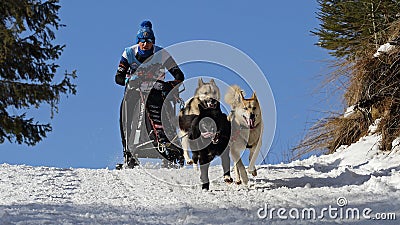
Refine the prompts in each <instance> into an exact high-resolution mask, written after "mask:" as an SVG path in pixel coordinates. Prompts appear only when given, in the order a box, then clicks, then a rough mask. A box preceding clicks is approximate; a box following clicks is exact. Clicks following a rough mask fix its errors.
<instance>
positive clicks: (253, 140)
mask: <svg viewBox="0 0 400 225" xmlns="http://www.w3.org/2000/svg"><path fill="white" fill-rule="evenodd" d="M225 102H226V103H228V104H229V105H230V106H231V109H232V111H231V113H230V115H229V117H228V120H229V121H230V122H231V124H232V134H231V140H230V144H229V145H230V153H231V156H232V159H233V160H234V171H235V174H236V183H237V184H240V183H242V181H243V183H244V184H245V185H247V184H248V181H249V178H248V176H247V172H246V169H245V167H244V165H243V162H242V160H241V152H242V151H243V150H245V149H246V148H248V149H249V150H250V155H249V161H250V163H249V166H248V171H249V173H251V174H252V175H253V176H257V171H256V168H255V162H256V159H257V157H258V154H259V153H260V149H261V144H262V140H261V139H262V132H263V127H264V125H263V122H262V114H261V108H260V104H259V101H258V99H257V96H256V94H255V93H253V95H252V96H251V98H248V99H246V98H244V91H243V90H242V89H241V88H240V87H239V86H237V85H233V86H231V87H230V88H229V89H228V91H227V93H226V95H225Z"/></svg>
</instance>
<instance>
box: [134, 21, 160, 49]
mask: <svg viewBox="0 0 400 225" xmlns="http://www.w3.org/2000/svg"><path fill="white" fill-rule="evenodd" d="M152 28H153V25H152V24H151V22H150V21H148V20H145V21H143V22H142V23H141V24H140V28H139V30H138V32H137V35H136V44H137V43H139V40H140V39H150V40H152V41H153V44H154V43H155V42H156V38H155V37H154V32H153V30H152Z"/></svg>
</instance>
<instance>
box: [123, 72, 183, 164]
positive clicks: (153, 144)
mask: <svg viewBox="0 0 400 225" xmlns="http://www.w3.org/2000/svg"><path fill="white" fill-rule="evenodd" d="M166 84H167V82H164V81H159V80H157V81H156V82H155V83H154V87H155V88H153V89H152V90H151V91H150V92H144V91H141V88H140V87H138V85H137V84H135V83H134V81H130V82H129V83H128V85H127V87H126V89H125V94H124V99H123V102H122V105H121V108H120V129H121V136H122V142H123V148H124V149H123V150H124V164H118V165H117V166H116V169H123V168H133V167H135V166H138V165H139V164H140V159H145V158H148V159H161V160H162V161H163V166H166V167H180V166H183V164H184V157H183V150H182V148H181V147H180V146H181V144H180V141H179V139H178V138H177V124H178V123H177V116H176V113H175V112H176V105H177V104H178V103H181V101H182V100H181V99H180V98H179V91H178V88H177V87H176V88H174V89H173V90H172V91H171V90H165V89H163V85H166ZM157 87H159V88H157ZM170 91H171V92H170ZM160 101H162V102H160ZM181 104H182V103H181ZM160 105H162V108H160V107H159V106H160ZM163 121H165V122H163ZM160 128H163V129H160Z"/></svg>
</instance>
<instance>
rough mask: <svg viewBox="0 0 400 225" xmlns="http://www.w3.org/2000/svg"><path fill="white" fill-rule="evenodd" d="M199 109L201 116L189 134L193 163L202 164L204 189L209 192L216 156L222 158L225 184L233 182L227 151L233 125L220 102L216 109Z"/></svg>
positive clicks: (197, 118)
mask: <svg viewBox="0 0 400 225" xmlns="http://www.w3.org/2000/svg"><path fill="white" fill-rule="evenodd" d="M198 107H199V115H198V116H195V117H194V119H193V120H192V123H191V129H190V130H189V132H188V137H189V140H190V142H189V145H190V149H191V150H192V159H193V162H194V163H195V164H197V163H199V164H200V180H201V183H202V189H205V190H209V187H210V181H209V179H208V168H209V166H210V163H211V161H212V160H213V159H214V158H215V156H221V161H222V168H223V170H224V177H225V182H227V183H231V182H233V180H232V178H230V158H229V150H227V149H228V144H229V139H230V136H231V123H230V122H229V121H228V118H227V116H226V114H224V113H222V111H221V108H220V105H219V102H217V106H216V107H215V108H209V107H208V108H205V107H204V106H203V105H202V104H199V106H198ZM225 150H226V151H225ZM226 177H229V178H228V179H227V178H226Z"/></svg>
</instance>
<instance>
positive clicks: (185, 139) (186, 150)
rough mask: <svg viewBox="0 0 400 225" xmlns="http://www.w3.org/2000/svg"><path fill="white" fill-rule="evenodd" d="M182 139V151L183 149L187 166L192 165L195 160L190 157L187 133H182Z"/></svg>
mask: <svg viewBox="0 0 400 225" xmlns="http://www.w3.org/2000/svg"><path fill="white" fill-rule="evenodd" d="M181 137H182V149H183V157H184V158H185V161H186V164H187V165H192V164H193V160H192V159H191V158H190V156H189V137H188V135H187V133H186V132H184V131H181Z"/></svg>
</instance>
